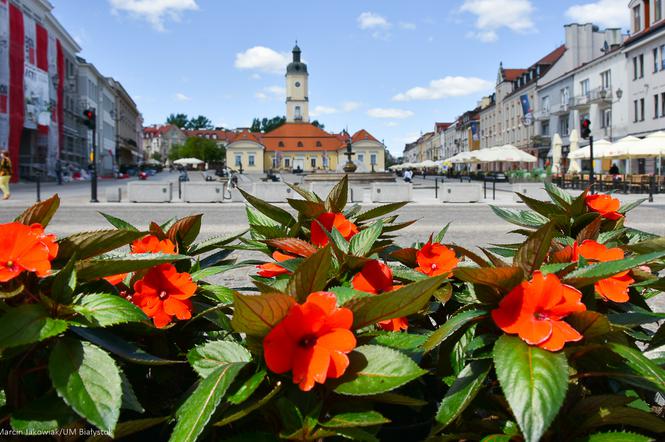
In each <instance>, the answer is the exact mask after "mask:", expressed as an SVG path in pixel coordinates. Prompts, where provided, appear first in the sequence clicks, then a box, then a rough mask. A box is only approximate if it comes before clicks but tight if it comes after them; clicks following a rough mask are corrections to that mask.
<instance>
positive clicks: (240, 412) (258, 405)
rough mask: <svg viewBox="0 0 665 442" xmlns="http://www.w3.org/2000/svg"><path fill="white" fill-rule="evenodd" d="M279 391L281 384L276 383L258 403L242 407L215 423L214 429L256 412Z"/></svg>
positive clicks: (279, 382)
mask: <svg viewBox="0 0 665 442" xmlns="http://www.w3.org/2000/svg"><path fill="white" fill-rule="evenodd" d="M281 389H282V382H281V381H277V383H276V384H275V387H274V388H273V389H272V390H271V391H270V393H268V394H267V395H265V396H264V397H262V398H261V399H259V400H258V401H254V402H252V403H251V404H249V405H246V406H244V407H243V408H241V409H240V410H238V411H236V412H234V413H231V414H228V415H226V416H224V417H223V418H222V419H221V420H219V421H217V422H215V423H214V424H213V425H214V426H215V427H223V426H224V425H228V424H230V423H231V422H235V421H237V420H238V419H242V418H243V417H245V416H247V415H248V414H250V413H251V412H253V411H254V410H258V409H259V408H261V407H263V406H264V405H265V404H267V403H268V402H270V401H271V400H272V398H273V397H275V395H277V393H279V392H280V391H281ZM229 401H231V397H229ZM248 442H249V441H248ZM252 442H253V441H252Z"/></svg>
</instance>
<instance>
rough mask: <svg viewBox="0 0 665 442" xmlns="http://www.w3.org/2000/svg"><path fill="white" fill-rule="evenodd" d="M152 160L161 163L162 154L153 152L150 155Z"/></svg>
mask: <svg viewBox="0 0 665 442" xmlns="http://www.w3.org/2000/svg"><path fill="white" fill-rule="evenodd" d="M152 159H153V160H155V161H159V162H161V161H162V154H161V153H159V152H153V153H152Z"/></svg>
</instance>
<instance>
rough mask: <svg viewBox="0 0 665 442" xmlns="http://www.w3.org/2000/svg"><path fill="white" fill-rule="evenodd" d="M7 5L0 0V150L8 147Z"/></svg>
mask: <svg viewBox="0 0 665 442" xmlns="http://www.w3.org/2000/svg"><path fill="white" fill-rule="evenodd" d="M8 143H9V5H8V4H7V2H6V1H2V0H0V150H7V149H8V148H9V144H8Z"/></svg>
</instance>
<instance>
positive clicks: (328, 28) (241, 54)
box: [51, 0, 629, 153]
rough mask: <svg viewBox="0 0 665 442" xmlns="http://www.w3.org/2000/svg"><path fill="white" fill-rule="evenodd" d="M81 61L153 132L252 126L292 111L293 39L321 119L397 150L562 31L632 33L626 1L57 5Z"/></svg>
mask: <svg viewBox="0 0 665 442" xmlns="http://www.w3.org/2000/svg"><path fill="white" fill-rule="evenodd" d="M51 2H52V3H53V5H54V7H55V8H54V11H53V12H54V14H55V15H56V17H57V18H58V19H59V20H60V22H61V23H62V24H63V25H64V26H65V28H66V29H67V30H68V31H69V32H70V33H71V34H72V36H74V38H75V39H76V40H77V41H78V42H79V43H80V45H81V47H82V48H83V50H82V52H81V55H82V56H83V57H85V58H86V59H87V60H88V61H91V62H92V63H94V64H95V65H96V66H97V67H98V68H99V70H100V71H101V72H102V73H104V74H105V75H109V76H113V77H114V78H116V79H117V80H119V81H121V82H122V83H123V85H124V86H125V88H126V89H127V90H128V91H129V93H130V94H131V95H132V96H133V97H134V98H135V100H136V102H137V104H138V106H139V110H140V111H141V112H142V113H143V116H144V119H145V123H146V124H151V123H162V122H163V121H164V119H165V118H166V116H167V115H168V114H169V113H177V112H184V113H187V114H189V115H198V114H202V115H205V116H207V117H209V118H210V119H211V120H212V121H213V123H214V124H215V125H223V126H225V127H231V128H233V127H246V126H249V124H250V123H251V121H252V118H253V117H255V116H259V117H272V116H274V115H283V114H284V109H285V107H284V89H283V88H284V71H285V63H286V62H288V58H290V56H291V54H290V51H291V49H292V47H293V44H294V40H295V39H298V43H299V45H300V47H301V49H302V51H303V58H304V60H305V61H306V62H307V64H308V70H309V73H310V91H309V97H310V112H312V113H314V115H315V116H313V117H312V118H316V119H318V120H319V121H321V122H322V123H324V124H325V126H326V129H328V130H332V131H339V130H341V129H344V128H346V127H348V128H349V130H350V131H355V130H357V129H360V128H365V129H367V130H369V131H370V132H371V133H372V134H373V135H374V136H376V137H377V138H379V139H384V140H385V143H386V144H387V145H388V147H389V148H390V150H391V151H392V152H393V153H399V152H401V150H402V148H403V145H404V143H405V142H406V141H412V140H413V139H415V138H417V136H418V135H419V134H420V133H421V132H426V131H429V130H432V127H433V126H434V122H435V121H450V120H452V119H454V118H455V117H456V116H457V115H459V114H461V113H463V112H464V111H466V110H468V109H471V108H473V107H474V106H475V104H476V102H477V101H478V100H479V99H480V97H481V96H483V95H486V94H487V93H488V92H490V90H491V88H492V87H493V84H494V82H495V79H496V73H497V69H498V66H499V62H500V61H503V64H504V66H505V67H525V66H528V65H530V64H532V63H533V62H535V61H536V60H538V59H539V58H541V57H542V56H543V55H545V54H546V53H548V52H549V51H551V50H552V49H554V48H555V47H556V46H558V45H560V44H562V43H563V38H564V37H563V28H562V26H563V25H564V24H566V23H570V22H589V21H593V22H594V23H596V24H598V25H600V26H601V27H605V26H611V27H617V26H621V27H624V28H625V27H626V26H627V24H628V19H629V14H628V8H627V5H628V0H556V1H553V0H431V1H430V0H411V1H402V0H383V1H378V0H375V1H362V0H337V1H312V0H310V1H298V2H295V1H288V0H287V1H281V2H278V1H263V0H254V1H230V0H228V1H226V0H51Z"/></svg>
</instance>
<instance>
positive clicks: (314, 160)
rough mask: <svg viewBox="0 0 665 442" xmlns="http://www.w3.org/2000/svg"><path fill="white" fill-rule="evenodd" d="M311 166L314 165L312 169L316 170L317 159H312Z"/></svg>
mask: <svg viewBox="0 0 665 442" xmlns="http://www.w3.org/2000/svg"><path fill="white" fill-rule="evenodd" d="M311 164H312V169H316V158H312V160H311Z"/></svg>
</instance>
